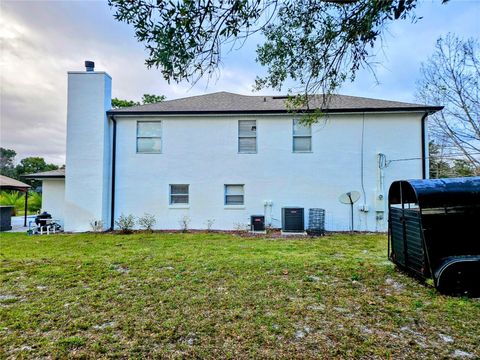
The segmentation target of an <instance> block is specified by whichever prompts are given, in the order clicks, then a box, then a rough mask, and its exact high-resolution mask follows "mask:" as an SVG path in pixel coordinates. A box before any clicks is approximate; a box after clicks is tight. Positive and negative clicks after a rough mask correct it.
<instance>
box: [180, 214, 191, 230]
mask: <svg viewBox="0 0 480 360" xmlns="http://www.w3.org/2000/svg"><path fill="white" fill-rule="evenodd" d="M190 221H191V219H190V216H188V215H184V216H183V217H182V218H181V219H180V220H179V223H180V230H182V232H187V231H188V226H189V225H190Z"/></svg>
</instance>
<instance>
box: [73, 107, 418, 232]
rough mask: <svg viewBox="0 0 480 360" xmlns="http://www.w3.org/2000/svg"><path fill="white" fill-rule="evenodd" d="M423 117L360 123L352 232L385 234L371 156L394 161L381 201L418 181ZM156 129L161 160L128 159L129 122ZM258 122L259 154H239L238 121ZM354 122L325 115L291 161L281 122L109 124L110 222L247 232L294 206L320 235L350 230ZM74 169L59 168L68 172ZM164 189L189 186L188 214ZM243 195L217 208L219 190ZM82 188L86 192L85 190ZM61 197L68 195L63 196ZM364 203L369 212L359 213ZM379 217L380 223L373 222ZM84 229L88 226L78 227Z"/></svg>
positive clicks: (132, 135)
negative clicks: (122, 219) (318, 216)
mask: <svg viewBox="0 0 480 360" xmlns="http://www.w3.org/2000/svg"><path fill="white" fill-rule="evenodd" d="M421 117H422V114H421V113H385V114H371V113H369V114H365V122H364V124H365V127H364V141H363V144H364V145H363V154H364V155H363V159H364V168H363V174H364V178H363V180H364V181H363V184H364V189H365V195H366V196H365V197H363V196H362V198H361V199H360V201H359V202H358V203H357V204H356V207H355V215H354V216H355V229H356V230H362V231H365V230H368V231H385V230H386V228H387V220H386V213H383V212H380V213H377V212H376V211H375V210H386V201H384V202H383V203H382V202H377V201H376V198H375V196H377V195H378V194H381V193H382V191H381V189H379V170H378V162H377V154H378V153H384V154H385V155H386V156H387V159H388V160H393V159H405V158H419V159H418V160H410V161H395V162H392V163H390V165H389V166H388V167H387V168H386V169H384V175H385V183H384V191H383V195H384V199H385V200H386V197H387V192H388V188H389V186H390V184H391V182H392V181H394V180H398V179H408V178H421V177H422V163H421V160H420V158H421V157H422V153H421V151H422V139H421ZM152 119H156V120H162V122H163V124H162V154H137V153H136V121H137V120H149V121H150V120H152ZM240 119H254V120H257V153H256V154H239V153H238V142H237V141H238V120H240ZM362 120H363V117H362V114H338V115H330V117H329V119H328V120H327V121H326V122H325V123H320V124H316V125H314V126H313V128H312V149H313V151H312V153H293V152H292V118H291V116H285V115H281V116H280V115H270V116H266V115H262V116H259V115H252V116H234V115H232V116H209V117H199V116H196V117H173V116H170V117H168V116H165V117H155V118H153V117H150V118H121V117H117V122H118V127H117V168H116V193H115V197H116V201H115V203H116V208H115V217H116V218H118V216H119V215H120V214H121V213H124V214H133V215H135V216H137V217H138V216H141V215H143V214H144V213H151V214H153V215H155V216H156V218H157V228H161V229H178V228H179V220H180V218H182V217H183V216H184V215H187V216H189V217H190V219H191V223H190V228H192V229H201V228H205V227H206V225H205V222H206V221H207V220H208V219H214V220H215V222H214V225H213V228H215V229H233V228H235V227H236V226H237V224H248V223H249V221H250V215H261V214H264V213H265V207H264V201H265V200H269V201H272V203H273V206H272V209H271V216H270V209H269V208H268V207H267V211H266V214H265V215H266V222H267V223H268V222H270V220H271V225H272V226H273V227H281V208H282V207H288V206H298V207H303V208H305V223H306V225H307V222H308V209H309V208H313V207H319V208H324V209H326V228H327V230H348V229H349V221H350V220H349V219H350V209H349V206H348V205H344V204H341V203H339V201H338V197H339V195H340V194H342V193H344V192H347V191H351V190H356V191H359V192H361V193H362V186H361V185H362V181H361V172H362V171H361V153H362V151H361V149H362V123H363V121H362ZM71 170H72V165H70V164H67V171H71ZM169 184H189V185H190V204H189V205H188V206H181V207H173V206H170V205H169ZM225 184H244V185H245V206H240V207H228V206H225V205H224V185H225ZM89 186H90V185H89ZM67 190H68V186H67ZM363 203H365V204H366V205H368V207H369V211H368V212H362V211H359V209H358V204H363ZM377 215H383V219H380V220H379V219H377ZM83 218H84V219H86V217H83Z"/></svg>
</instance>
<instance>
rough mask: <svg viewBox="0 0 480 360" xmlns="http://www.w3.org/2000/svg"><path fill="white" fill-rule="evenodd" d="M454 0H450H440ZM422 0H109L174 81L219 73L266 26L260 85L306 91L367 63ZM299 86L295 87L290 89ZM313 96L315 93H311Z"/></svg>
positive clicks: (152, 61) (329, 88) (337, 81)
mask: <svg viewBox="0 0 480 360" xmlns="http://www.w3.org/2000/svg"><path fill="white" fill-rule="evenodd" d="M439 1H442V2H446V1H447V0H439ZM417 2H418V0H388V1H387V0H243V1H233V0H185V1H157V0H109V4H110V6H111V7H112V8H114V12H115V13H114V16H115V18H116V19H117V20H119V21H123V22H126V23H128V24H132V25H133V27H134V28H135V36H136V38H137V39H138V41H140V42H143V43H144V44H145V47H146V49H147V51H148V58H147V59H146V65H147V66H148V67H157V68H159V69H160V70H161V71H162V74H163V76H164V78H165V79H166V80H167V81H169V82H170V81H177V82H178V81H181V80H188V81H191V82H195V81H197V80H198V79H199V78H200V77H203V76H204V75H208V76H211V75H212V74H213V73H214V72H215V71H216V70H217V69H218V66H219V64H220V63H221V59H222V54H223V50H224V49H225V47H228V48H230V49H231V48H233V47H234V46H236V45H237V44H238V45H241V44H242V42H243V41H245V40H246V39H247V38H248V37H249V36H251V35H252V34H254V33H257V32H261V33H262V34H263V35H264V38H265V42H264V43H263V44H260V45H259V46H258V49H257V60H258V62H259V63H260V64H261V65H264V66H266V67H267V75H266V76H264V77H259V78H257V80H256V88H257V89H259V88H265V87H272V88H274V89H277V90H280V89H282V86H284V84H285V82H286V81H287V80H288V79H291V80H293V81H295V83H296V84H298V85H299V86H300V89H301V92H302V93H303V94H311V93H315V92H318V91H319V90H321V91H322V92H324V93H325V92H326V93H329V92H333V91H334V90H335V89H337V88H338V87H339V86H340V85H341V84H342V83H343V82H344V81H346V80H347V79H349V80H353V79H354V78H355V74H356V72H357V71H358V69H360V68H361V67H365V66H369V64H370V59H369V51H370V49H371V48H373V47H374V45H375V43H376V42H377V40H378V38H379V37H380V36H381V35H382V33H383V32H384V31H385V28H386V26H387V24H388V23H390V22H392V21H394V20H397V19H406V18H410V19H415V15H414V9H415V7H416V5H417ZM289 90H291V89H289ZM304 99H307V100H308V97H304Z"/></svg>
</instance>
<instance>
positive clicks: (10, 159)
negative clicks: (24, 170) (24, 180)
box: [0, 147, 17, 179]
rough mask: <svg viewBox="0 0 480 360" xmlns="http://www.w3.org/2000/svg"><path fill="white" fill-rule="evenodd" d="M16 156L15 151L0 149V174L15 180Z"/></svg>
mask: <svg viewBox="0 0 480 360" xmlns="http://www.w3.org/2000/svg"><path fill="white" fill-rule="evenodd" d="M16 155H17V153H16V151H15V150H12V149H5V148H3V147H0V174H1V175H5V176H8V177H11V178H14V179H16V178H17V174H16V173H15V165H14V161H15V156H16Z"/></svg>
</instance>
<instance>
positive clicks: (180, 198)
mask: <svg viewBox="0 0 480 360" xmlns="http://www.w3.org/2000/svg"><path fill="white" fill-rule="evenodd" d="M175 204H188V185H186V184H182V185H170V205H175Z"/></svg>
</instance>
